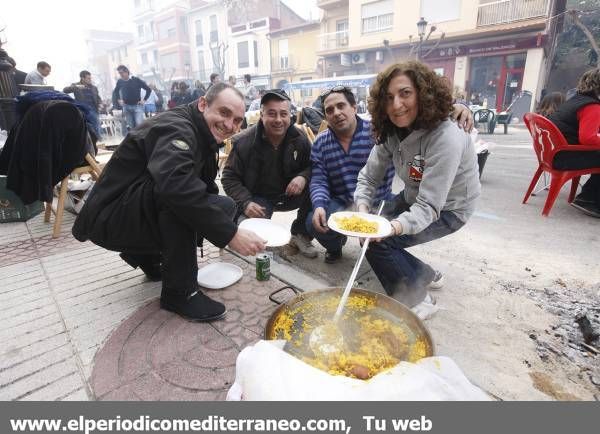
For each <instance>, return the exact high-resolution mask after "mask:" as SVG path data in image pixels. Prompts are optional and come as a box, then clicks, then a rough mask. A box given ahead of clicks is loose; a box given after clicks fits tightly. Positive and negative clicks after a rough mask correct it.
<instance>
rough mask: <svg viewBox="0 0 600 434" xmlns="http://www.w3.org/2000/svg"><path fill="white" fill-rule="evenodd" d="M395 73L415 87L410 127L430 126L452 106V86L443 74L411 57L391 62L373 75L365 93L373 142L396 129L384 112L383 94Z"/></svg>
mask: <svg viewBox="0 0 600 434" xmlns="http://www.w3.org/2000/svg"><path fill="white" fill-rule="evenodd" d="M398 75H406V76H407V77H408V78H410V80H411V81H412V83H413V85H414V86H415V88H416V90H417V101H418V109H419V111H418V114H417V119H416V120H415V124H414V125H413V127H414V128H420V129H427V130H429V129H433V128H435V127H436V126H437V125H438V124H439V123H440V122H441V121H443V120H445V119H447V118H448V116H449V115H450V113H451V112H452V109H453V105H452V102H453V98H452V89H451V87H450V83H449V82H448V80H447V79H446V77H440V76H439V75H437V74H436V73H435V72H433V71H432V70H431V69H430V68H429V67H428V66H427V65H425V64H423V63H421V62H417V61H415V60H408V61H405V62H401V63H396V64H394V65H391V66H389V67H388V68H387V69H386V70H385V71H383V72H380V73H379V74H378V75H377V78H376V79H375V83H374V84H373V86H371V89H370V92H369V98H368V108H369V113H370V114H371V124H372V134H373V137H374V138H375V141H376V143H383V142H385V141H386V140H387V138H388V136H389V135H390V134H393V132H394V130H395V128H396V127H395V125H394V124H393V123H392V122H391V121H390V118H389V116H388V114H387V97H386V96H387V90H388V87H389V85H390V81H391V80H392V79H393V78H394V77H396V76H398Z"/></svg>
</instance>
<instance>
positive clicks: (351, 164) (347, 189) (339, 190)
mask: <svg viewBox="0 0 600 434" xmlns="http://www.w3.org/2000/svg"><path fill="white" fill-rule="evenodd" d="M356 119H357V124H356V131H355V132H354V137H352V143H351V144H350V149H349V151H348V153H346V152H345V151H344V149H343V148H342V145H341V144H340V142H339V141H338V139H337V137H336V136H335V134H334V133H333V131H332V130H331V129H329V128H328V129H327V130H325V131H323V132H322V133H321V134H319V135H318V136H317V139H316V140H315V142H314V144H313V146H312V151H311V156H310V158H311V162H312V176H311V179H310V198H311V200H312V204H313V208H314V209H316V208H319V207H322V208H325V209H327V205H328V204H329V200H330V199H332V198H334V199H337V200H339V201H341V202H344V203H346V204H347V205H349V204H351V203H352V202H353V199H354V190H355V189H356V180H357V178H358V172H360V170H361V169H362V168H363V166H364V165H365V164H366V162H367V159H368V158H369V154H370V153H371V148H373V145H374V142H373V138H372V137H371V123H370V122H367V121H365V120H363V119H361V118H360V117H358V116H357V118H356ZM393 177H394V167H393V165H392V164H391V161H390V167H389V168H388V171H387V173H386V176H385V178H384V181H383V184H382V185H381V186H379V188H378V189H377V193H376V197H375V201H374V202H378V201H380V200H382V199H388V198H389V197H390V196H391V190H392V179H393Z"/></svg>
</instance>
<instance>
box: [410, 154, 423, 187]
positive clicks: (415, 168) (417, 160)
mask: <svg viewBox="0 0 600 434" xmlns="http://www.w3.org/2000/svg"><path fill="white" fill-rule="evenodd" d="M424 169H425V159H424V158H423V157H422V156H420V155H419V154H417V155H415V156H414V157H413V160H412V162H410V163H408V177H409V178H410V179H411V180H413V181H416V182H421V180H422V179H423V170H424Z"/></svg>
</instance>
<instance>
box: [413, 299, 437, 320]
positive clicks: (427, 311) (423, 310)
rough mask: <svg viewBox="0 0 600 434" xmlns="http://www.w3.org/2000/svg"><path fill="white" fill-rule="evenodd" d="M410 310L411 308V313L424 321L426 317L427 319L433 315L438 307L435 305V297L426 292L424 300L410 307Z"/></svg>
mask: <svg viewBox="0 0 600 434" xmlns="http://www.w3.org/2000/svg"><path fill="white" fill-rule="evenodd" d="M410 310H412V311H413V313H414V314H415V315H417V316H418V317H419V319H421V320H422V321H425V320H426V319H429V318H431V317H432V316H433V315H435V314H436V312H437V311H438V310H440V308H439V307H438V306H437V305H436V300H435V298H433V297H432V296H431V294H429V293H427V296H426V297H425V300H423V301H422V302H421V303H419V304H417V305H416V306H414V307H412V308H411V309H410Z"/></svg>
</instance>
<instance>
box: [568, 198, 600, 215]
mask: <svg viewBox="0 0 600 434" xmlns="http://www.w3.org/2000/svg"><path fill="white" fill-rule="evenodd" d="M571 206H572V207H573V208H577V209H578V210H579V211H582V212H584V213H585V214H587V215H589V216H592V217H596V218H600V208H598V207H597V206H596V204H595V203H591V202H588V201H585V200H582V199H575V200H574V201H573V202H571Z"/></svg>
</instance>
